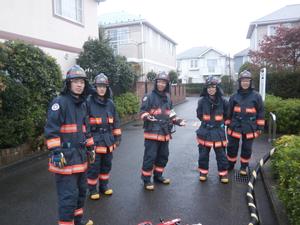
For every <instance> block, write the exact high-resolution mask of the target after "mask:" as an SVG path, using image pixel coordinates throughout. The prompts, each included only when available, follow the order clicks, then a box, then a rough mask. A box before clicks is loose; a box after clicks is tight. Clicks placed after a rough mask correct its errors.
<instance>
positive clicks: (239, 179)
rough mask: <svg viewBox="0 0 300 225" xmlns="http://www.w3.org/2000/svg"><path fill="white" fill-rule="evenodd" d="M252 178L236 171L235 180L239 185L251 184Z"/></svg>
mask: <svg viewBox="0 0 300 225" xmlns="http://www.w3.org/2000/svg"><path fill="white" fill-rule="evenodd" d="M249 179H250V176H249V174H247V176H242V175H240V171H238V170H235V171H234V180H235V181H236V182H238V183H243V184H247V183H248V182H249Z"/></svg>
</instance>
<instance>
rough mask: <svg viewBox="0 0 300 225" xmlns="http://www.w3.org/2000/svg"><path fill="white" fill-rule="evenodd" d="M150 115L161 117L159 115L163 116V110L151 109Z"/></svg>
mask: <svg viewBox="0 0 300 225" xmlns="http://www.w3.org/2000/svg"><path fill="white" fill-rule="evenodd" d="M150 114H152V115H159V114H161V108H157V109H151V110H150Z"/></svg>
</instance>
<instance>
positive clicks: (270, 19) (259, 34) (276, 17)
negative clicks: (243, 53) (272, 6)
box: [247, 4, 300, 51]
mask: <svg viewBox="0 0 300 225" xmlns="http://www.w3.org/2000/svg"><path fill="white" fill-rule="evenodd" d="M296 25H300V4H295V5H287V6H285V7H283V8H281V9H279V10H277V11H275V12H273V13H271V14H269V15H266V16H264V17H262V18H260V19H258V20H256V21H253V22H252V23H251V24H250V25H249V28H248V33H247V38H248V39H250V50H253V51H256V50H258V48H259V43H260V42H261V41H262V40H263V38H264V36H265V35H268V36H270V35H274V34H275V32H276V28H277V27H278V26H288V27H292V26H296Z"/></svg>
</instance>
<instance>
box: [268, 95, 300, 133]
mask: <svg viewBox="0 0 300 225" xmlns="http://www.w3.org/2000/svg"><path fill="white" fill-rule="evenodd" d="M265 109H266V119H267V121H268V119H269V113H270V112H273V113H274V114H275V115H276V122H277V131H278V132H279V133H285V134H299V133H300V129H299V128H300V99H285V100H283V99H282V98H280V97H275V96H272V95H267V97H266V101H265Z"/></svg>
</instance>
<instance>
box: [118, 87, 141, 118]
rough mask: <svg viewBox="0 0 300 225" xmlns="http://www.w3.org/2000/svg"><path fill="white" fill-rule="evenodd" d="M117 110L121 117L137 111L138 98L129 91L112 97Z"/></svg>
mask: <svg viewBox="0 0 300 225" xmlns="http://www.w3.org/2000/svg"><path fill="white" fill-rule="evenodd" d="M114 102H115V104H116V108H117V112H118V114H119V116H120V117H121V118H123V117H124V116H126V115H133V114H136V113H137V112H139V99H138V97H137V96H136V95H134V94H133V93H131V92H127V93H124V94H122V95H120V96H117V97H115V98H114Z"/></svg>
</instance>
